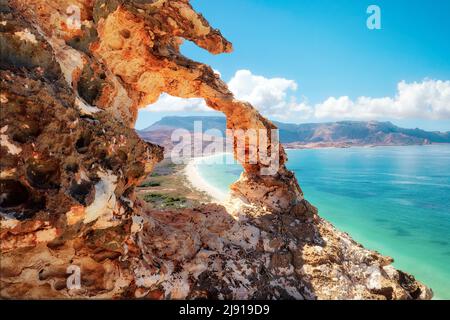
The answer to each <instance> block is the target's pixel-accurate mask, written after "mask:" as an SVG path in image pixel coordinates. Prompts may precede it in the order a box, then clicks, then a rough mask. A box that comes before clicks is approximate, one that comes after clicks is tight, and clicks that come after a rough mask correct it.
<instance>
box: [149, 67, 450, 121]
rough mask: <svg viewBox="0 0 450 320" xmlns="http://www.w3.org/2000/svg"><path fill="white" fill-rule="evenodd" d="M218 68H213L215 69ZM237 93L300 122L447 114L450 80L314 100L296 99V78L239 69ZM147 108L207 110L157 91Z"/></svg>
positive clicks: (275, 115) (234, 83) (199, 102)
mask: <svg viewBox="0 0 450 320" xmlns="http://www.w3.org/2000/svg"><path fill="white" fill-rule="evenodd" d="M216 72H217V73H219V72H218V71H216ZM228 86H229V88H230V90H231V91H232V92H233V93H234V95H235V96H236V98H237V99H240V100H244V101H248V102H250V103H251V104H252V105H253V106H254V107H255V108H257V109H258V110H259V111H260V112H261V113H262V114H263V115H264V116H266V117H269V118H271V119H275V120H281V121H289V122H300V121H305V120H310V121H317V120H320V119H327V120H330V119H335V120H339V119H353V120H378V119H429V120H446V119H450V81H449V80H447V81H442V80H432V79H425V80H423V81H421V82H412V83H407V82H405V81H401V82H399V83H398V85H397V93H396V95H395V96H394V97H379V98H373V97H365V96H362V97H358V98H356V99H351V98H349V97H348V96H341V97H329V98H327V99H325V100H324V101H322V102H320V103H317V104H310V103H309V102H308V101H307V100H306V99H302V101H298V99H297V97H296V93H297V89H298V84H297V83H296V82H295V81H294V80H288V79H285V78H266V77H263V76H259V75H254V74H253V73H252V72H251V71H249V70H238V71H237V72H236V73H235V75H234V76H233V77H232V79H231V80H230V82H229V83H228ZM145 110H146V111H150V112H206V111H211V109H209V108H208V107H207V106H206V103H205V102H204V100H203V99H181V98H177V97H172V96H170V95H168V94H162V95H161V97H160V99H159V100H158V101H157V102H156V103H155V104H152V105H149V106H148V107H147V108H146V109H145Z"/></svg>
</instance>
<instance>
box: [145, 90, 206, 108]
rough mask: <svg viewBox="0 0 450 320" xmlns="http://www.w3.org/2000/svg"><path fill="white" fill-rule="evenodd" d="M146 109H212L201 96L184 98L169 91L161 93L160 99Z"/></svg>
mask: <svg viewBox="0 0 450 320" xmlns="http://www.w3.org/2000/svg"><path fill="white" fill-rule="evenodd" d="M144 110H145V111H149V112H187V111H191V112H204V111H211V109H210V108H208V106H207V105H206V103H205V100H203V99H199V98H191V99H182V98H178V97H173V96H171V95H169V94H167V93H163V94H161V96H160V97H159V99H158V101H156V102H155V103H153V104H151V105H148V106H147V107H146V108H145V109H144Z"/></svg>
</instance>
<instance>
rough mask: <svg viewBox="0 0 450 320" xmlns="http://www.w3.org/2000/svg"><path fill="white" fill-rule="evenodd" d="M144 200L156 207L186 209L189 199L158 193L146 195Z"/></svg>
mask: <svg viewBox="0 0 450 320" xmlns="http://www.w3.org/2000/svg"><path fill="white" fill-rule="evenodd" d="M144 200H145V201H146V202H151V203H153V204H155V205H158V206H162V207H177V208H181V207H184V206H185V204H186V202H187V199H186V198H184V197H172V196H166V195H163V194H158V193H148V194H146V195H144Z"/></svg>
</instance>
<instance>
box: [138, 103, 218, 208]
mask: <svg viewBox="0 0 450 320" xmlns="http://www.w3.org/2000/svg"><path fill="white" fill-rule="evenodd" d="M135 128H136V132H137V133H138V135H139V136H140V137H141V138H142V139H143V140H145V141H147V142H151V143H154V144H157V145H160V146H163V147H164V155H165V159H164V161H162V162H161V163H160V164H158V165H157V167H156V168H154V170H153V172H152V173H150V175H149V176H148V177H147V178H146V179H145V180H144V181H143V182H142V184H141V185H140V187H139V188H138V190H137V191H138V196H139V197H140V199H142V200H143V201H144V202H146V203H147V204H148V205H149V206H150V207H152V208H156V209H166V208H177V209H181V208H196V207H197V206H198V205H199V204H201V203H205V202H209V201H210V200H211V196H212V195H210V194H208V193H207V192H202V191H199V190H198V189H197V188H192V185H190V181H189V178H188V177H187V176H186V175H185V174H183V172H184V171H185V169H187V165H188V164H189V162H190V161H191V160H192V159H193V158H194V157H199V156H206V155H211V154H214V153H223V152H226V151H227V150H226V148H227V146H226V137H225V131H226V118H225V116H224V115H223V114H222V113H220V112H216V111H214V110H212V109H210V108H209V107H208V106H207V105H206V103H205V101H204V100H203V99H182V98H177V97H173V96H170V95H168V94H162V95H161V96H160V98H159V100H158V101H157V102H156V103H154V104H152V105H149V106H148V107H147V108H145V109H141V110H140V112H139V114H138V119H137V122H136V126H135ZM183 145H184V147H182V146H183ZM213 145H215V146H219V145H220V147H218V148H216V147H214V146H213ZM180 160H181V161H180Z"/></svg>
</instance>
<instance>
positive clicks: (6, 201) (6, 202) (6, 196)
mask: <svg viewBox="0 0 450 320" xmlns="http://www.w3.org/2000/svg"><path fill="white" fill-rule="evenodd" d="M29 197H30V192H29V191H28V189H27V188H26V187H25V186H24V185H23V184H22V183H21V182H20V181H17V180H10V179H6V180H0V207H2V208H12V207H17V206H20V205H23V204H25V203H26V202H27V201H28V199H29Z"/></svg>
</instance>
